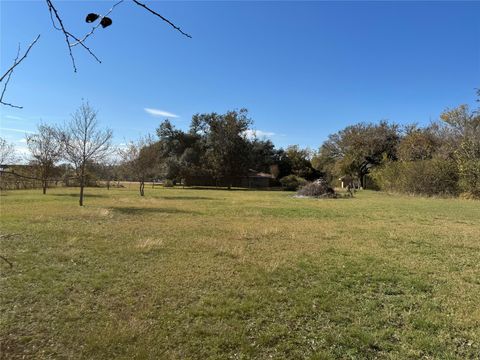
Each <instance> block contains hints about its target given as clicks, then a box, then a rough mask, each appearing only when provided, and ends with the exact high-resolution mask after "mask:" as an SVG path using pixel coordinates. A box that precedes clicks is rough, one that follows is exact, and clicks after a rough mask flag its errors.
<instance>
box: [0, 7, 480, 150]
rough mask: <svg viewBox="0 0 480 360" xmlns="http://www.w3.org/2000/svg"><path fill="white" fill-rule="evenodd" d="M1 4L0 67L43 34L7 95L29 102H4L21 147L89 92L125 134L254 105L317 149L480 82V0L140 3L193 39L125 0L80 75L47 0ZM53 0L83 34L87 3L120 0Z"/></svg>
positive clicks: (454, 97)
mask: <svg viewBox="0 0 480 360" xmlns="http://www.w3.org/2000/svg"><path fill="white" fill-rule="evenodd" d="M0 1H1V7H0V11H1V14H0V16H1V28H0V31H1V38H0V40H1V56H0V60H1V64H0V69H2V72H3V71H5V69H6V68H7V66H8V65H9V64H10V63H11V61H12V59H13V58H14V57H15V54H16V49H17V45H18V43H21V44H22V46H24V47H25V46H27V45H28V44H29V43H30V42H31V40H32V39H33V38H34V37H35V36H36V35H37V34H41V38H40V40H39V42H38V44H37V45H36V47H35V48H33V50H32V52H31V54H30V55H29V57H28V58H27V59H26V61H25V62H24V63H22V65H21V66H19V67H18V69H17V70H16V72H15V74H14V76H13V77H12V81H11V83H10V86H9V89H8V93H7V96H6V99H5V100H7V101H10V102H12V103H16V104H20V105H22V106H24V108H23V109H22V110H17V109H11V108H7V107H2V108H0V111H1V114H0V115H1V117H0V120H1V128H2V130H1V136H2V137H5V138H7V139H8V140H9V141H13V142H16V144H17V146H19V147H21V146H22V143H21V140H22V139H23V138H24V135H25V131H34V130H35V125H36V124H37V123H38V121H40V120H42V121H44V122H47V123H61V122H63V121H64V120H67V119H68V118H69V116H70V114H71V113H72V112H73V111H74V110H75V109H76V108H77V107H78V106H79V105H80V103H81V102H82V99H86V100H88V101H89V102H90V103H91V104H92V105H93V106H94V107H96V108H97V109H98V110H99V118H100V120H101V122H102V124H103V125H105V126H108V127H110V128H112V129H113V130H114V134H115V141H116V142H117V143H120V142H123V139H127V140H129V139H135V138H138V137H139V136H141V135H144V134H147V133H154V131H155V129H156V127H157V126H158V124H159V123H160V122H161V121H162V120H163V119H164V116H161V114H162V113H161V112H159V111H164V112H168V113H170V114H174V115H176V116H177V117H170V118H171V120H172V121H173V123H174V124H175V125H176V126H178V127H179V128H183V129H186V128H187V127H188V125H189V123H190V118H191V116H192V114H194V113H197V112H200V113H202V112H211V111H216V112H224V111H226V110H228V109H235V108H241V107H246V108H248V109H249V110H250V115H251V117H252V118H253V119H254V121H255V126H254V128H255V129H256V130H259V131H261V132H263V133H264V134H265V135H266V136H268V137H270V138H271V139H272V140H273V141H274V143H275V144H276V145H278V146H286V145H288V144H300V145H301V146H310V147H311V148H313V149H316V148H318V146H319V145H320V144H321V143H322V141H323V140H325V138H326V137H327V136H328V134H330V133H332V132H335V131H337V130H340V129H342V128H343V127H345V126H346V125H349V124H352V123H356V122H361V121H366V122H376V121H379V120H381V119H389V120H391V121H395V122H398V123H407V122H418V123H420V124H426V123H428V122H429V121H430V120H433V119H436V118H437V117H438V115H439V114H440V112H441V111H442V110H443V109H445V108H446V107H453V106H456V105H458V104H461V103H469V104H471V105H473V104H474V99H475V96H474V88H476V87H480V21H478V19H479V18H480V3H478V2H460V1H454V2H360V1H357V2H273V1H270V2H257V1H251V2H231V1H226V2H221V1H215V2H203V1H195V2H185V1H177V2H163V1H148V0H145V2H146V3H147V4H149V5H150V6H151V7H152V8H154V9H156V10H158V11H159V12H160V13H161V14H163V15H164V16H166V17H168V18H170V19H171V20H173V21H174V22H175V23H176V24H178V25H180V26H181V27H182V29H183V30H185V31H186V32H188V33H190V34H191V35H192V36H193V38H192V39H188V38H186V37H184V36H182V35H180V34H179V33H178V32H176V31H174V30H173V29H171V28H170V27H168V25H167V24H165V23H164V22H162V21H160V20H159V19H157V18H155V17H153V16H152V15H150V14H148V13H147V12H145V11H144V10H142V9H140V8H139V7H137V6H135V5H133V4H132V3H130V2H129V1H128V0H126V1H125V3H123V4H121V5H120V6H118V7H117V8H116V10H115V11H114V12H113V13H112V15H111V18H112V19H113V25H112V26H111V27H109V28H107V29H98V31H97V32H96V33H95V35H94V36H93V37H91V38H90V39H89V40H88V42H87V44H88V45H89V46H90V47H91V48H92V49H93V50H94V51H95V53H96V54H97V55H98V57H100V58H101V60H102V62H103V63H102V64H98V63H96V62H95V61H94V60H93V59H92V58H91V57H90V56H89V55H88V54H87V53H86V52H85V51H83V50H82V49H81V48H75V49H74V55H75V58H76V61H77V67H78V72H77V73H74V72H73V70H72V66H71V62H70V59H69V57H68V52H67V48H66V45H65V43H64V39H63V38H62V35H61V33H59V32H57V31H54V30H52V27H51V23H50V18H49V15H48V10H47V8H46V5H45V3H44V1H41V0H37V1H5V0H0ZM56 3H57V7H58V10H59V12H60V13H61V15H62V17H63V18H64V22H65V25H66V26H67V28H69V29H71V31H72V32H73V33H75V34H77V35H78V36H80V35H82V34H85V33H87V32H88V31H89V30H90V29H91V25H89V24H86V23H85V22H84V17H85V15H86V14H87V13H89V12H98V13H104V12H106V11H107V10H108V9H109V8H110V6H111V5H112V4H113V2H112V1H96V2H90V1H58V0H57V1H56ZM145 109H151V111H146V110H145ZM159 115H160V116H159ZM15 130H19V131H15ZM23 145H24V144H23Z"/></svg>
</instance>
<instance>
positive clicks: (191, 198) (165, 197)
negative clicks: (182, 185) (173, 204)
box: [155, 196, 216, 200]
mask: <svg viewBox="0 0 480 360" xmlns="http://www.w3.org/2000/svg"><path fill="white" fill-rule="evenodd" d="M155 198H156V199H160V200H216V199H215V198H212V197H205V196H159V197H155Z"/></svg>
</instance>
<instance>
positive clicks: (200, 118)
mask: <svg viewBox="0 0 480 360" xmlns="http://www.w3.org/2000/svg"><path fill="white" fill-rule="evenodd" d="M251 124H252V120H251V119H250V118H249V117H248V111H247V110H246V109H240V110H239V111H228V112H227V113H225V114H217V113H210V114H196V115H194V116H193V118H192V123H191V128H190V129H191V130H190V132H191V133H193V134H197V135H201V136H202V137H203V138H204V139H205V140H204V141H205V148H206V153H205V156H206V159H207V162H208V164H209V167H210V168H211V169H212V174H213V176H214V177H215V178H216V179H220V178H222V179H224V180H226V181H227V184H228V188H229V189H230V188H231V185H232V181H233V179H234V178H235V177H237V176H245V175H246V174H247V173H248V165H249V153H248V150H249V145H248V139H247V137H246V131H247V130H248V129H249V127H250V126H251Z"/></svg>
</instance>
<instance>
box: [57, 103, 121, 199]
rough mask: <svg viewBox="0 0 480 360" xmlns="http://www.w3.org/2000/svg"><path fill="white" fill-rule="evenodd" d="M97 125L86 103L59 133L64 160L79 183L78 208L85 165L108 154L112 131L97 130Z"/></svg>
mask: <svg viewBox="0 0 480 360" xmlns="http://www.w3.org/2000/svg"><path fill="white" fill-rule="evenodd" d="M98 125H99V124H98V119H97V111H96V110H95V109H93V108H92V107H91V106H90V105H89V104H88V103H83V104H82V105H81V106H80V107H79V108H78V109H77V111H76V112H75V113H74V114H73V115H72V119H71V120H70V122H69V123H68V124H66V126H65V127H64V128H63V129H61V130H60V131H59V134H60V140H61V142H62V145H63V147H64V158H65V160H67V161H69V162H70V163H71V164H72V165H73V166H74V167H75V170H76V172H77V176H78V178H79V181H80V199H79V204H80V206H83V190H84V187H85V172H86V171H85V170H86V165H87V163H88V162H101V161H102V160H104V159H105V158H106V157H107V156H108V155H109V153H110V147H111V140H112V131H111V130H110V129H99V127H98Z"/></svg>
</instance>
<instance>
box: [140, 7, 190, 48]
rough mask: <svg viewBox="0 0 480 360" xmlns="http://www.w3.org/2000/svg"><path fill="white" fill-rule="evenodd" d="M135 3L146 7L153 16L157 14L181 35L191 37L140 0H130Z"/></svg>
mask: <svg viewBox="0 0 480 360" xmlns="http://www.w3.org/2000/svg"><path fill="white" fill-rule="evenodd" d="M132 1H133V2H134V3H135V4H137V5H138V6H141V7H143V8H144V9H146V10H147V11H149V12H151V13H152V14H153V15H155V16H158V17H159V18H160V19H162V20H163V21H165V22H166V23H167V24H169V25H170V26H171V27H173V28H174V29H175V30H177V31H178V32H180V33H181V34H182V35H185V36H186V37H188V38H190V39H191V38H192V36H191V35H189V34H187V33H186V32H183V31H182V29H180V28H179V27H178V26H177V25H175V24H174V23H172V22H171V21H170V20H168V19H167V18H165V17H163V16H162V15H160V14H159V13H157V12H156V11H154V10H152V9H150V8H149V7H148V6H147V5H145V4H142V3H141V2H139V1H137V0H132Z"/></svg>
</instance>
